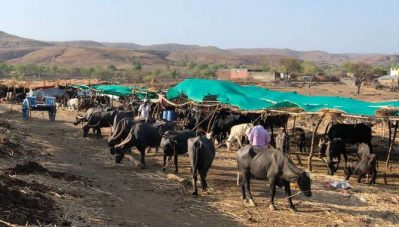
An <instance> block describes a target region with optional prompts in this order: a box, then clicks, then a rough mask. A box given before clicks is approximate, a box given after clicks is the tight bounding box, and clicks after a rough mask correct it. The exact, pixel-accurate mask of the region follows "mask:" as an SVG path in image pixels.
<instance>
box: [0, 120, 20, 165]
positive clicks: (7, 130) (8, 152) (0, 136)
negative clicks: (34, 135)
mask: <svg viewBox="0 0 399 227" xmlns="http://www.w3.org/2000/svg"><path fill="white" fill-rule="evenodd" d="M21 136H22V135H21V134H20V133H15V131H14V130H12V127H11V126H10V124H9V123H8V122H6V121H0V157H11V156H14V155H15V154H21V153H22V152H23V147H22V146H20V145H19V143H18V142H17V141H18V140H19V138H17V137H21Z"/></svg>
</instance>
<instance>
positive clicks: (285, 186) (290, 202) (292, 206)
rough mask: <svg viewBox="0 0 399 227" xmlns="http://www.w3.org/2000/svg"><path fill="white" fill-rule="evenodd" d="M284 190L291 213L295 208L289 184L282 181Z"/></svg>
mask: <svg viewBox="0 0 399 227" xmlns="http://www.w3.org/2000/svg"><path fill="white" fill-rule="evenodd" d="M284 190H285V194H286V195H287V196H288V198H287V200H288V205H289V206H290V208H291V209H292V210H293V211H296V208H295V206H294V204H293V203H292V198H291V186H290V182H288V181H284Z"/></svg>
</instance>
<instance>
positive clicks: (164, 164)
mask: <svg viewBox="0 0 399 227" xmlns="http://www.w3.org/2000/svg"><path fill="white" fill-rule="evenodd" d="M167 161H168V156H166V154H164V155H163V168H162V171H163V172H166V162H167Z"/></svg>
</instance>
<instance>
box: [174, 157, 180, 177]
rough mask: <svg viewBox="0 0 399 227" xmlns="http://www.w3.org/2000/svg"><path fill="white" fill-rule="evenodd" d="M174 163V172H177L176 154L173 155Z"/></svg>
mask: <svg viewBox="0 0 399 227" xmlns="http://www.w3.org/2000/svg"><path fill="white" fill-rule="evenodd" d="M174 163H175V173H178V172H179V168H178V167H177V154H175V155H174Z"/></svg>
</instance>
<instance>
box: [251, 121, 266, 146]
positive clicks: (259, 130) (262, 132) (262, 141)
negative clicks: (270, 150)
mask: <svg viewBox="0 0 399 227" xmlns="http://www.w3.org/2000/svg"><path fill="white" fill-rule="evenodd" d="M247 136H248V140H249V142H250V143H251V145H252V146H258V147H261V148H266V147H267V146H268V145H269V143H270V134H269V132H268V131H267V130H266V129H265V128H263V126H262V125H260V124H258V125H256V126H255V127H253V128H252V130H251V131H250V132H249V133H248V134H247Z"/></svg>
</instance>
